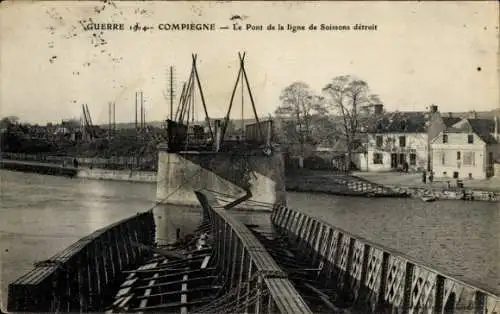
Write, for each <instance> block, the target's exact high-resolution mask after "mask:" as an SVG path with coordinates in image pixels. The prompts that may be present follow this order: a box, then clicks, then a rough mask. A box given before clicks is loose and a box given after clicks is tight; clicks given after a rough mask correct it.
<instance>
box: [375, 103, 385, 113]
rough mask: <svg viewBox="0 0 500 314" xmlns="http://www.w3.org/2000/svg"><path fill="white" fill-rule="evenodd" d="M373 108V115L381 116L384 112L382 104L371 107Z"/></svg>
mask: <svg viewBox="0 0 500 314" xmlns="http://www.w3.org/2000/svg"><path fill="white" fill-rule="evenodd" d="M373 107H374V108H375V115H377V116H378V115H381V114H382V112H383V111H384V105H383V104H376V105H374V106H373Z"/></svg>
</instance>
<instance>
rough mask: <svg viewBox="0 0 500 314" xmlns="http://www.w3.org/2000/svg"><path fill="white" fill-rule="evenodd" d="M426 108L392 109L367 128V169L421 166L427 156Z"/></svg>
mask: <svg viewBox="0 0 500 314" xmlns="http://www.w3.org/2000/svg"><path fill="white" fill-rule="evenodd" d="M427 119H428V113H427V112H420V111H415V112H414V111H409V112H398V111H397V112H392V113H387V114H383V115H381V116H379V117H378V118H377V119H376V122H375V123H373V125H372V126H370V127H369V128H368V142H367V150H366V155H367V156H366V158H367V160H366V161H367V167H366V168H367V170H368V171H391V170H396V169H403V168H404V167H405V166H408V169H409V170H411V171H419V170H425V169H426V167H427V160H428V134H427Z"/></svg>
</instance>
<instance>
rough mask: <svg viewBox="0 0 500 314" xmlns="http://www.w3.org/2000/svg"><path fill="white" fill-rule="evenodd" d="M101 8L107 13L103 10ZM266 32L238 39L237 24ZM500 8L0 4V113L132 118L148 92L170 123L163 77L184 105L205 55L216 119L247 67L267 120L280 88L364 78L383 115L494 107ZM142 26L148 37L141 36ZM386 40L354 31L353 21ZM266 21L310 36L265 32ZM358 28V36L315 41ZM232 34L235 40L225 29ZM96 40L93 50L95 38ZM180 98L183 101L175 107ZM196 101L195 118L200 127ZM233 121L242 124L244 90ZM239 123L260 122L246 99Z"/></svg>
mask: <svg viewBox="0 0 500 314" xmlns="http://www.w3.org/2000/svg"><path fill="white" fill-rule="evenodd" d="M103 6H104V10H102V7H103ZM234 15H239V16H241V17H243V18H244V20H242V21H240V22H238V24H239V25H242V26H243V28H245V26H246V24H252V25H263V27H264V30H262V31H257V30H248V31H247V30H241V31H236V30H232V24H233V21H232V20H230V18H231V17H232V16H234ZM498 16H499V6H498V3H497V2H496V1H492V2H486V1H478V2H396V3H388V2H310V3H299V2H232V3H228V2H223V1H218V2H189V3H187V2H142V1H141V2H132V1H127V2H118V1H115V2H114V5H110V4H104V3H103V2H87V1H85V2H71V1H54V2H50V1H43V2H29V1H18V2H12V1H11V2H8V1H7V2H2V3H1V4H0V23H1V28H0V36H1V41H0V42H1V44H0V86H1V88H0V92H1V93H0V116H2V117H3V116H10V115H15V116H18V117H20V119H21V120H23V121H28V122H33V123H46V122H49V121H52V122H53V121H60V119H66V118H72V117H80V116H81V106H82V104H87V105H88V107H89V110H90V113H91V115H92V119H93V121H94V123H107V121H108V102H110V101H111V102H115V106H116V114H115V115H116V121H117V122H130V121H133V120H134V117H135V114H134V107H135V100H134V98H135V93H136V92H138V91H142V92H143V95H144V101H145V105H144V106H145V109H146V119H147V120H154V121H158V120H163V119H165V118H166V117H167V116H168V115H169V107H170V106H169V101H168V100H166V99H165V93H166V92H168V88H167V85H168V84H169V83H168V76H167V73H168V69H169V67H170V66H174V68H175V75H174V87H175V88H174V89H175V92H176V94H177V96H178V95H179V94H180V90H181V88H182V84H183V82H184V81H185V80H186V79H187V78H188V76H189V73H190V68H191V54H192V53H196V54H198V64H197V67H198V71H199V75H200V81H201V84H202V87H203V92H204V96H205V100H206V103H207V107H208V113H209V116H210V117H220V116H223V115H225V113H226V112H227V109H228V106H229V101H230V97H231V92H232V90H233V87H234V84H235V80H236V76H237V73H238V69H239V60H238V52H246V59H245V67H246V70H247V75H248V79H249V83H250V86H251V89H252V94H253V98H254V100H255V104H256V110H257V112H258V114H259V115H267V114H269V113H272V112H273V111H274V110H275V108H276V107H277V106H278V105H279V104H280V100H279V96H280V93H281V91H282V90H283V89H284V88H285V87H286V86H288V85H290V84H292V83H294V82H297V81H302V82H305V83H307V84H309V86H310V87H311V89H312V90H313V91H315V92H318V93H320V92H321V89H322V88H323V87H324V86H325V85H326V84H327V83H329V82H330V81H331V80H332V79H333V78H334V77H336V76H339V75H347V74H348V75H354V76H356V77H358V78H361V79H363V80H365V81H366V82H367V83H368V84H369V86H370V88H371V91H372V93H374V94H377V95H379V97H380V99H381V100H382V102H383V103H384V105H385V108H386V109H387V110H400V111H413V110H426V107H428V106H429V105H432V104H436V105H438V107H439V110H440V111H442V112H450V111H468V110H478V111H479V110H490V109H496V108H498V107H499V89H498V86H499V73H500V70H499V63H498V62H499V52H498V51H499V50H498V41H499V37H498V34H499V33H498V31H499V30H498V26H499V24H498ZM89 19H91V20H92V21H94V22H96V23H123V24H124V26H125V28H126V30H124V31H118V30H115V31H103V34H100V33H99V32H97V33H96V35H97V36H93V34H94V33H95V32H94V31H86V30H84V27H83V26H82V24H81V23H80V22H82V21H85V22H82V23H83V25H86V24H85V23H86V22H88V21H89ZM135 23H140V24H141V25H147V26H151V27H153V29H151V30H147V31H138V32H134V31H131V30H130V29H129V26H131V25H134V24H135ZM162 23H214V24H215V25H216V28H217V30H215V31H211V32H209V31H164V30H163V31H162V30H159V29H158V25H159V24H162ZM358 23H359V24H364V25H373V24H375V25H376V26H377V30H367V31H355V30H353V26H354V25H355V24H358ZM268 24H272V25H275V26H277V24H282V25H285V27H286V25H287V24H291V25H304V26H305V27H306V30H304V31H298V32H295V33H293V32H291V31H288V30H286V29H285V30H283V31H277V30H273V31H268V30H266V27H267V25H268ZM311 24H315V25H317V26H318V28H319V25H321V24H327V25H330V24H331V25H349V26H350V28H351V29H350V30H349V31H345V30H344V31H339V30H337V31H334V30H332V31H326V30H325V31H321V30H319V29H318V30H307V28H308V27H309V25H311ZM221 26H230V29H228V30H224V29H219V27H221ZM96 39H98V40H96ZM177 99H178V97H176V100H175V102H174V103H175V106H177V102H178V100H177ZM199 99H200V97H199V95H197V96H195V104H196V108H197V109H196V111H197V113H196V117H197V118H201V119H202V118H203V117H204V114H203V112H202V107H201V103H200V101H199ZM235 99H236V100H235V105H234V109H233V110H232V114H231V117H237V118H240V117H241V115H242V109H241V108H242V105H241V103H242V96H241V88H240V87H238V92H237V93H236V96H235ZM243 103H244V104H243V116H244V117H245V118H251V117H252V109H251V106H250V99H249V97H248V94H247V93H246V91H245V90H244V95H243Z"/></svg>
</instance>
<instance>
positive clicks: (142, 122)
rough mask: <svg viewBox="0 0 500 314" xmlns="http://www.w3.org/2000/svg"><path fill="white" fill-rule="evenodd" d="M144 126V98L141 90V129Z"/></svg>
mask: <svg viewBox="0 0 500 314" xmlns="http://www.w3.org/2000/svg"><path fill="white" fill-rule="evenodd" d="M143 128H144V98H143V93H142V91H141V130H142V129H143Z"/></svg>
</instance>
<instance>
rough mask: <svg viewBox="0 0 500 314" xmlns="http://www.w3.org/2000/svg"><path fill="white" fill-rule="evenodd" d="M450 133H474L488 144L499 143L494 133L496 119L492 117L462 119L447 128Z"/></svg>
mask: <svg viewBox="0 0 500 314" xmlns="http://www.w3.org/2000/svg"><path fill="white" fill-rule="evenodd" d="M446 132H449V133H474V134H476V135H477V136H479V137H480V138H481V140H483V141H484V142H485V143H486V144H497V143H498V141H497V140H496V139H495V137H494V136H493V135H492V133H494V132H495V121H494V120H490V119H462V120H460V121H458V122H457V123H455V124H453V125H452V126H450V127H448V128H447V129H446Z"/></svg>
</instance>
